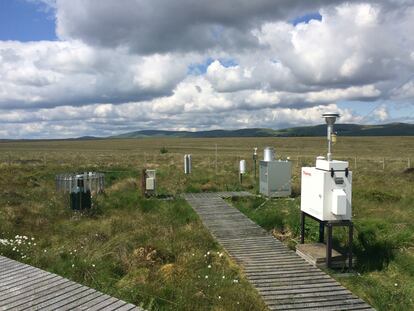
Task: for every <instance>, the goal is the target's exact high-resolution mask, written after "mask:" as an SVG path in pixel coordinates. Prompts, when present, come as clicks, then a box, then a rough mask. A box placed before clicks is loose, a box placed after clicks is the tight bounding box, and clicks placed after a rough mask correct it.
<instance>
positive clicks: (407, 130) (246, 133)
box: [108, 123, 414, 138]
mask: <svg viewBox="0 0 414 311" xmlns="http://www.w3.org/2000/svg"><path fill="white" fill-rule="evenodd" d="M335 131H336V132H337V133H338V135H340V136H414V124H408V123H389V124H383V125H359V124H336V125H335ZM324 135H326V125H325V124H320V125H315V126H303V127H292V128H287V129H280V130H273V129H267V128H249V129H239V130H211V131H198V132H190V131H164V130H143V131H135V132H128V133H124V134H121V135H116V136H111V137H108V138H144V137H188V138H214V137H306V136H324Z"/></svg>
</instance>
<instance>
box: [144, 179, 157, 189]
mask: <svg viewBox="0 0 414 311" xmlns="http://www.w3.org/2000/svg"><path fill="white" fill-rule="evenodd" d="M145 185H146V187H145V188H146V190H155V178H153V177H148V178H147V180H146V182H145Z"/></svg>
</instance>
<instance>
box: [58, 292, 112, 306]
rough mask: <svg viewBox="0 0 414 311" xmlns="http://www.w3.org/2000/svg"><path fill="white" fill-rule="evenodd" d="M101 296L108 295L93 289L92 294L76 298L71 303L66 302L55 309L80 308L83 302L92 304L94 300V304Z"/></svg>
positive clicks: (100, 299)
mask: <svg viewBox="0 0 414 311" xmlns="http://www.w3.org/2000/svg"><path fill="white" fill-rule="evenodd" d="M103 297H109V296H107V295H105V294H103V293H101V292H97V291H95V293H94V294H92V295H89V296H86V297H82V298H81V299H78V300H77V301H73V302H71V303H68V304H66V305H64V306H62V307H61V308H58V309H57V310H81V307H82V306H83V305H85V304H90V305H93V303H94V302H95V303H96V304H97V303H99V302H100V301H102V300H103V299H105V298H103Z"/></svg>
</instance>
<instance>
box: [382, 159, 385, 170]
mask: <svg viewBox="0 0 414 311" xmlns="http://www.w3.org/2000/svg"><path fill="white" fill-rule="evenodd" d="M382 170H383V171H384V170H385V158H382Z"/></svg>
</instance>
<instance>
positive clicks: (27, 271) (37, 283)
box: [0, 256, 143, 311]
mask: <svg viewBox="0 0 414 311" xmlns="http://www.w3.org/2000/svg"><path fill="white" fill-rule="evenodd" d="M0 310H46V311H49V310H105V311H112V310H117V311H129V310H143V309H141V308H139V307H136V306H134V305H132V304H129V303H126V302H125V301H122V300H119V299H116V298H113V297H111V296H108V295H105V294H103V293H101V292H98V291H96V290H93V289H91V288H89V287H86V286H83V285H80V284H78V283H75V282H72V281H69V280H68V279H65V278H62V277H60V276H58V275H56V274H53V273H49V272H46V271H44V270H41V269H38V268H35V267H32V266H29V265H25V264H22V263H20V262H17V261H14V260H11V259H9V258H6V257H2V256H0Z"/></svg>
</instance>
